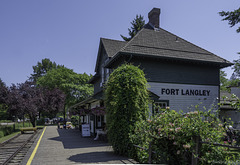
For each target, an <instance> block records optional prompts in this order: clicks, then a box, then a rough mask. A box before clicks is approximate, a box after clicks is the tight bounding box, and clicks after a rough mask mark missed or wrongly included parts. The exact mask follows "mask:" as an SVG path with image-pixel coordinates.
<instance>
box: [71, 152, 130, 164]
mask: <svg viewBox="0 0 240 165" xmlns="http://www.w3.org/2000/svg"><path fill="white" fill-rule="evenodd" d="M68 159H69V160H71V161H73V162H76V163H101V162H102V163H106V162H110V161H118V162H119V161H121V162H122V163H124V164H125V162H126V161H128V162H129V161H130V160H129V159H128V158H127V157H123V156H119V155H116V154H114V153H113V152H108V151H105V152H102V151H101V152H90V153H83V154H77V155H73V156H70V157H69V158H68ZM130 163H134V162H130ZM128 164H129V163H128Z"/></svg>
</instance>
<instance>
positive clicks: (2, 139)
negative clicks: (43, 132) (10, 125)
mask: <svg viewBox="0 0 240 165" xmlns="http://www.w3.org/2000/svg"><path fill="white" fill-rule="evenodd" d="M24 127H32V124H29V123H25V124H24ZM19 128H23V124H22V123H16V125H15V129H16V132H13V133H11V134H9V135H6V136H3V137H1V138H0V143H2V142H4V141H6V140H8V139H11V138H12V137H14V136H16V135H17V134H19V133H20V130H19ZM43 128H44V126H37V129H43Z"/></svg>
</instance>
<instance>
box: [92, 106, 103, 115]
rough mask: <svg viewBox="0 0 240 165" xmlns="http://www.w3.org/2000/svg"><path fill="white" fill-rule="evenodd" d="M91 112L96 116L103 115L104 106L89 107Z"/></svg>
mask: <svg viewBox="0 0 240 165" xmlns="http://www.w3.org/2000/svg"><path fill="white" fill-rule="evenodd" d="M91 113H92V114H94V115H97V116H103V115H105V114H106V108H105V107H95V108H92V109H91Z"/></svg>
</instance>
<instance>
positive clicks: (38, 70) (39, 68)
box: [30, 58, 63, 82]
mask: <svg viewBox="0 0 240 165" xmlns="http://www.w3.org/2000/svg"><path fill="white" fill-rule="evenodd" d="M59 67H63V66H61V65H57V64H56V63H55V62H52V61H50V59H48V58H45V59H42V62H38V63H37V65H35V66H33V67H32V68H33V74H31V77H30V80H32V81H33V82H36V81H37V79H38V78H39V77H42V76H44V75H45V74H46V73H47V72H48V71H50V70H51V69H56V68H59Z"/></svg>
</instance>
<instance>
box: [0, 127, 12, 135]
mask: <svg viewBox="0 0 240 165" xmlns="http://www.w3.org/2000/svg"><path fill="white" fill-rule="evenodd" d="M0 131H1V132H2V133H3V136H7V135H10V134H11V133H13V132H14V131H15V130H14V125H7V126H5V125H4V126H0Z"/></svg>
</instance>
